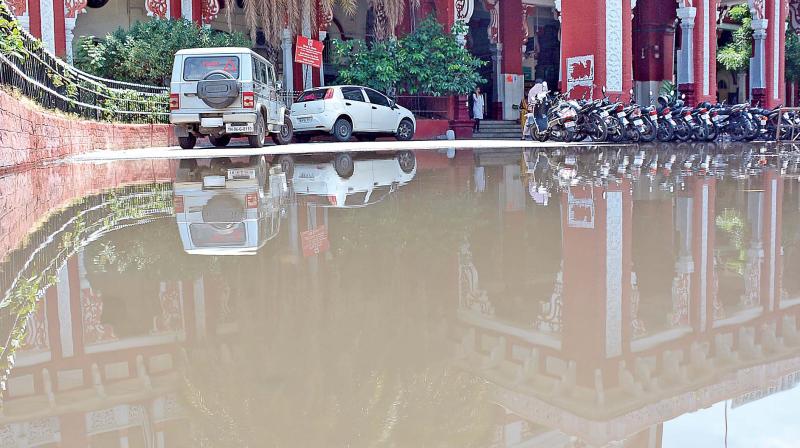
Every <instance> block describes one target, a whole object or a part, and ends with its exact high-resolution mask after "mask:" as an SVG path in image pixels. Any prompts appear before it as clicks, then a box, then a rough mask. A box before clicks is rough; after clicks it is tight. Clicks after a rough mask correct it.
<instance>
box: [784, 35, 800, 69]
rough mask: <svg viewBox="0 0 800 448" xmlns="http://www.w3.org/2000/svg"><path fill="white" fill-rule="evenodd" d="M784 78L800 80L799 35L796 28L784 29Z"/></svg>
mask: <svg viewBox="0 0 800 448" xmlns="http://www.w3.org/2000/svg"><path fill="white" fill-rule="evenodd" d="M785 59H786V79H787V80H789V81H800V36H798V35H797V30H793V29H792V28H789V29H787V30H786V50H785Z"/></svg>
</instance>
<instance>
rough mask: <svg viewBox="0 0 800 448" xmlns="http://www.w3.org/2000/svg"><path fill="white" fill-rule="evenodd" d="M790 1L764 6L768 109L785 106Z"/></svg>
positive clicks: (768, 1) (768, 0) (776, 0)
mask: <svg viewBox="0 0 800 448" xmlns="http://www.w3.org/2000/svg"><path fill="white" fill-rule="evenodd" d="M787 1H788V0H766V3H765V5H764V12H765V17H764V18H765V19H767V21H768V22H769V25H767V41H766V45H765V47H766V48H765V50H766V52H765V53H766V60H765V65H766V66H765V67H764V68H765V70H764V74H765V77H766V80H765V81H766V87H767V91H766V98H765V102H766V105H767V107H775V106H777V105H779V104H783V103H784V100H785V98H786V85H785V83H784V79H785V75H784V66H785V59H784V58H785V48H784V47H785V45H786V35H785V34H784V33H785V30H786V25H785V24H786V12H787V11H786V10H787V7H786V2H787Z"/></svg>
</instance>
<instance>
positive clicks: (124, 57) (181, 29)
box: [75, 19, 250, 85]
mask: <svg viewBox="0 0 800 448" xmlns="http://www.w3.org/2000/svg"><path fill="white" fill-rule="evenodd" d="M229 46H234V47H250V41H249V40H248V39H247V38H246V37H245V36H244V35H243V34H241V33H233V34H227V33H222V32H219V31H215V30H212V29H210V28H207V27H198V26H197V25H195V24H194V23H193V22H191V21H189V20H183V19H181V20H149V21H147V22H138V23H136V24H134V25H133V26H132V27H131V28H130V29H128V30H123V29H121V28H120V29H118V30H117V31H115V32H114V33H111V34H108V35H107V36H105V37H104V38H103V39H101V40H98V39H96V38H95V37H93V36H89V37H83V38H81V39H80V40H79V42H78V49H77V51H76V56H75V65H76V66H77V67H78V68H80V69H81V70H84V71H87V72H89V73H93V74H95V75H98V76H102V77H105V78H110V79H115V80H118V81H128V82H138V83H143V84H154V85H167V84H168V83H169V80H170V76H171V73H172V61H173V58H174V56H175V53H176V52H177V51H178V50H181V49H184V48H204V47H229Z"/></svg>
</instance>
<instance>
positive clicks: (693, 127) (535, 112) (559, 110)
mask: <svg viewBox="0 0 800 448" xmlns="http://www.w3.org/2000/svg"><path fill="white" fill-rule="evenodd" d="M631 98H633V91H631ZM684 100H685V97H684V96H681V97H678V95H677V93H675V92H673V94H672V95H662V96H660V97H658V101H657V105H653V106H644V105H639V104H637V103H636V101H635V100H631V101H630V102H629V103H627V104H626V103H624V102H622V101H619V99H617V100H616V101H615V100H612V99H611V98H609V97H608V96H607V95H606V92H605V89H603V98H601V99H596V100H569V99H567V98H566V96H565V95H554V94H546V93H541V94H539V95H538V96H537V98H536V101H534V102H533V104H531V106H530V110H529V112H528V113H527V114H526V125H525V135H526V136H528V137H530V138H531V139H533V140H538V141H540V142H545V141H548V140H552V141H557V142H581V141H590V142H614V143H621V142H643V143H648V142H654V141H660V142H671V141H679V142H687V141H697V142H710V141H716V140H718V139H729V140H732V141H775V140H776V136H777V134H778V123H779V118H780V139H781V140H794V139H795V138H796V137H798V136H800V114H798V113H795V112H784V113H783V114H781V113H780V108H775V109H763V108H760V107H752V106H750V105H749V104H736V105H726V104H711V103H708V102H705V103H701V104H699V105H698V106H697V107H691V106H687V105H686V104H685V101H684ZM779 116H780V117H779Z"/></svg>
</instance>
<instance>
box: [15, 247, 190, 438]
mask: <svg viewBox="0 0 800 448" xmlns="http://www.w3.org/2000/svg"><path fill="white" fill-rule="evenodd" d="M84 263H85V260H84V254H83V253H79V254H78V255H75V256H73V257H71V258H70V259H69V261H68V262H67V264H66V265H65V266H64V267H62V268H61V269H60V270H59V271H58V283H57V284H56V285H54V286H53V287H51V288H49V289H48V290H47V293H46V295H45V298H44V300H43V302H42V304H41V306H40V308H39V310H38V311H37V313H35V314H33V315H31V316H30V317H29V323H28V325H29V327H30V328H31V329H32V331H30V332H29V333H28V336H27V339H26V341H25V344H24V345H23V349H22V350H20V351H18V352H17V356H16V363H15V367H14V373H13V375H12V376H11V378H9V380H8V383H7V390H6V392H5V394H4V403H3V414H2V417H1V418H0V428H1V429H0V444H2V446H40V445H46V446H51V445H49V444H51V443H52V444H55V445H53V446H87V445H89V444H98V443H103V444H110V443H112V442H111V441H114V443H113V445H115V446H166V443H171V442H173V441H177V440H181V439H183V440H185V438H186V436H187V433H186V432H185V428H184V426H185V423H182V422H181V420H182V419H184V418H185V417H184V411H183V410H182V409H181V406H180V405H179V404H178V391H179V386H180V375H179V373H178V371H177V363H179V360H180V352H179V351H178V345H177V344H184V343H185V342H186V341H187V337H189V338H190V339H191V338H192V337H193V335H192V333H193V332H191V331H187V325H188V326H191V325H193V324H194V322H193V314H192V313H190V312H188V311H189V310H192V311H197V308H196V306H195V305H196V304H195V303H194V302H196V297H197V296H196V295H195V294H194V293H193V288H194V287H195V284H192V283H191V282H189V283H188V284H187V283H185V282H160V284H159V291H158V297H157V299H156V300H157V302H158V309H157V310H156V311H155V313H153V315H152V316H151V319H150V320H149V324H150V325H149V326H148V328H146V329H143V331H139V332H131V331H130V330H128V329H125V330H124V332H125V333H126V335H124V336H123V335H122V334H118V330H117V329H115V327H114V324H113V323H109V321H110V319H109V316H108V314H110V313H111V312H112V311H111V310H109V308H110V307H112V306H118V305H115V304H113V303H112V302H110V301H109V300H108V299H106V298H105V297H104V296H102V295H101V294H100V293H98V291H96V290H95V289H93V287H92V285H91V283H90V282H89V280H88V279H87V272H86V268H85V266H84ZM193 297H195V299H193ZM115 321H116V322H120V321H119V320H115ZM150 441H156V444H155V445H152V444H151V443H150ZM117 443H118V445H117Z"/></svg>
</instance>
